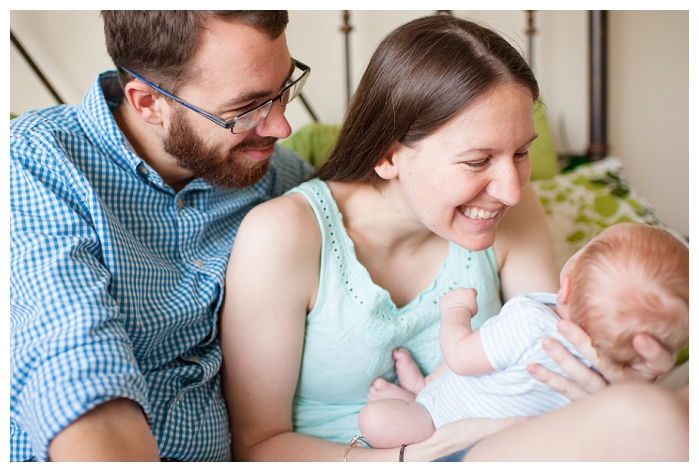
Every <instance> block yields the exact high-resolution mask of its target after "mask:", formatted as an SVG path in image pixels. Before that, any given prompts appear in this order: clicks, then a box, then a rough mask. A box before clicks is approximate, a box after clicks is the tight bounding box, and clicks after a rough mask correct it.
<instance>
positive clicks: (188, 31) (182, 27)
mask: <svg viewBox="0 0 699 472" xmlns="http://www.w3.org/2000/svg"><path fill="white" fill-rule="evenodd" d="M101 15H102V18H103V20H104V34H105V38H106V42H107V51H108V52H109V55H110V56H111V58H112V61H113V62H114V65H115V66H116V67H117V70H118V71H119V79H120V81H121V83H122V85H124V84H126V83H127V82H129V81H130V80H133V77H132V76H131V75H130V74H127V73H126V72H124V71H122V70H121V68H124V69H129V70H132V71H134V72H136V73H138V74H140V75H143V76H144V77H146V78H148V80H151V81H154V82H155V83H157V84H158V85H160V86H162V87H164V88H167V89H169V91H170V92H173V93H176V92H177V89H178V88H179V87H181V86H182V85H183V84H184V83H185V82H186V81H187V80H188V79H189V78H190V74H191V68H190V67H188V66H189V64H190V63H191V61H192V60H193V58H194V56H195V54H196V51H197V46H198V45H199V37H200V34H201V32H202V30H203V29H204V28H205V24H206V22H207V21H209V20H211V19H221V20H225V21H235V22H238V23H242V24H244V25H248V26H251V27H253V28H255V29H257V30H259V31H263V32H265V33H267V34H268V35H269V37H270V38H271V39H272V40H274V39H277V38H278V37H279V36H280V35H281V34H282V33H283V32H284V30H285V29H286V25H287V23H288V22H289V15H288V13H287V12H286V11H285V10H218V11H214V10H103V11H102V13H101Z"/></svg>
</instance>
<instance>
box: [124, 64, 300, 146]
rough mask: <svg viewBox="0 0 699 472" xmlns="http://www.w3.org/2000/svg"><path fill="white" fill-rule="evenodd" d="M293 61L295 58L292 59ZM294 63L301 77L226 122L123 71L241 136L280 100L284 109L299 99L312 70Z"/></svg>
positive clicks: (137, 76)
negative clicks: (272, 96)
mask: <svg viewBox="0 0 699 472" xmlns="http://www.w3.org/2000/svg"><path fill="white" fill-rule="evenodd" d="M292 59H293V58H292ZM293 61H294V70H296V69H298V70H300V71H301V75H300V76H298V77H297V78H295V79H294V78H293V75H292V78H290V79H289V81H290V82H289V84H288V85H287V86H285V87H284V88H283V89H282V91H281V92H280V93H279V95H277V96H276V97H274V98H271V99H269V100H267V101H265V102H263V103H261V104H259V105H257V106H256V107H255V108H253V109H252V110H250V111H246V112H245V113H243V114H241V115H238V116H236V117H235V118H233V119H232V120H230V121H226V120H224V119H223V118H219V117H218V116H215V115H212V114H211V113H208V112H205V111H204V110H200V109H199V108H197V107H195V106H194V105H190V104H189V103H187V102H185V101H184V100H182V99H181V98H178V97H176V96H174V95H173V94H171V93H170V92H167V91H165V90H163V89H161V88H160V87H158V86H157V85H155V84H153V83H151V82H148V81H147V80H146V79H144V78H143V77H141V76H140V75H138V74H137V73H135V72H133V71H130V70H128V69H124V68H123V67H122V68H121V70H123V71H124V72H126V73H128V74H131V75H133V76H134V77H136V78H137V79H138V80H140V81H141V82H143V83H144V84H148V85H150V86H151V87H153V88H154V89H155V90H157V91H158V92H160V93H162V94H163V95H165V96H167V97H170V98H171V99H173V100H174V101H176V102H177V103H179V104H180V105H184V106H185V107H187V108H189V109H190V110H192V111H195V112H197V113H199V114H200V115H201V116H203V117H204V118H208V119H209V120H211V121H213V122H214V123H216V124H217V125H219V126H222V127H224V128H228V129H230V130H231V133H233V134H239V133H245V132H246V131H250V130H251V129H253V128H254V127H255V126H257V125H259V124H260V123H261V122H262V120H264V119H265V118H267V114H269V110H270V109H271V108H272V104H273V103H274V102H275V101H277V100H279V103H280V104H281V106H282V107H285V106H286V105H287V104H288V103H289V102H291V101H292V100H293V99H294V98H296V97H298V95H299V94H300V93H301V89H302V88H303V86H304V84H305V83H306V79H308V75H309V74H310V73H311V68H310V67H308V66H307V65H306V64H304V63H302V62H299V61H297V60H296V59H293Z"/></svg>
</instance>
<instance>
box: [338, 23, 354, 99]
mask: <svg viewBox="0 0 699 472" xmlns="http://www.w3.org/2000/svg"><path fill="white" fill-rule="evenodd" d="M349 18H350V12H349V10H342V26H341V27H340V31H342V32H343V33H344V35H345V74H346V75H345V78H346V80H347V84H346V85H347V92H346V97H347V106H348V107H349V103H350V99H351V98H352V83H351V80H350V71H351V69H350V32H351V31H352V26H351V25H350V22H349Z"/></svg>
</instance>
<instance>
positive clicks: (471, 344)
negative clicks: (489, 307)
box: [439, 288, 493, 375]
mask: <svg viewBox="0 0 699 472" xmlns="http://www.w3.org/2000/svg"><path fill="white" fill-rule="evenodd" d="M439 311H440V313H441V315H442V323H441V325H440V328H439V344H440V347H441V349H442V354H443V355H444V361H445V362H446V364H447V366H448V367H449V369H451V370H452V371H453V372H454V373H455V374H457V375H480V374H485V373H488V372H493V366H492V365H491V364H490V361H488V358H487V357H486V355H485V351H484V350H483V344H482V343H481V337H480V333H479V332H478V331H473V330H472V329H471V318H473V317H474V316H475V315H476V313H477V312H478V304H477V302H476V290H474V289H472V288H457V289H456V290H452V291H451V292H449V293H447V294H446V295H444V296H443V297H442V299H441V300H440V301H439Z"/></svg>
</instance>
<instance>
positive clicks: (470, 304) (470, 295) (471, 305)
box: [439, 287, 478, 318]
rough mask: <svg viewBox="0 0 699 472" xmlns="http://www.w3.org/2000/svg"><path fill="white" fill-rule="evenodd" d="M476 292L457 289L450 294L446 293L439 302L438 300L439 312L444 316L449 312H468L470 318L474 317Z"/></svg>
mask: <svg viewBox="0 0 699 472" xmlns="http://www.w3.org/2000/svg"><path fill="white" fill-rule="evenodd" d="M477 294H478V292H476V289H475V288H462V287H460V288H457V289H455V290H452V291H451V292H448V293H446V294H445V295H444V296H443V297H442V299H441V300H439V311H440V312H441V313H442V315H444V314H445V313H447V312H448V311H449V310H452V309H457V310H459V311H461V310H464V309H465V310H468V312H469V313H470V315H471V318H473V317H474V316H476V313H478V302H476V295H477Z"/></svg>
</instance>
